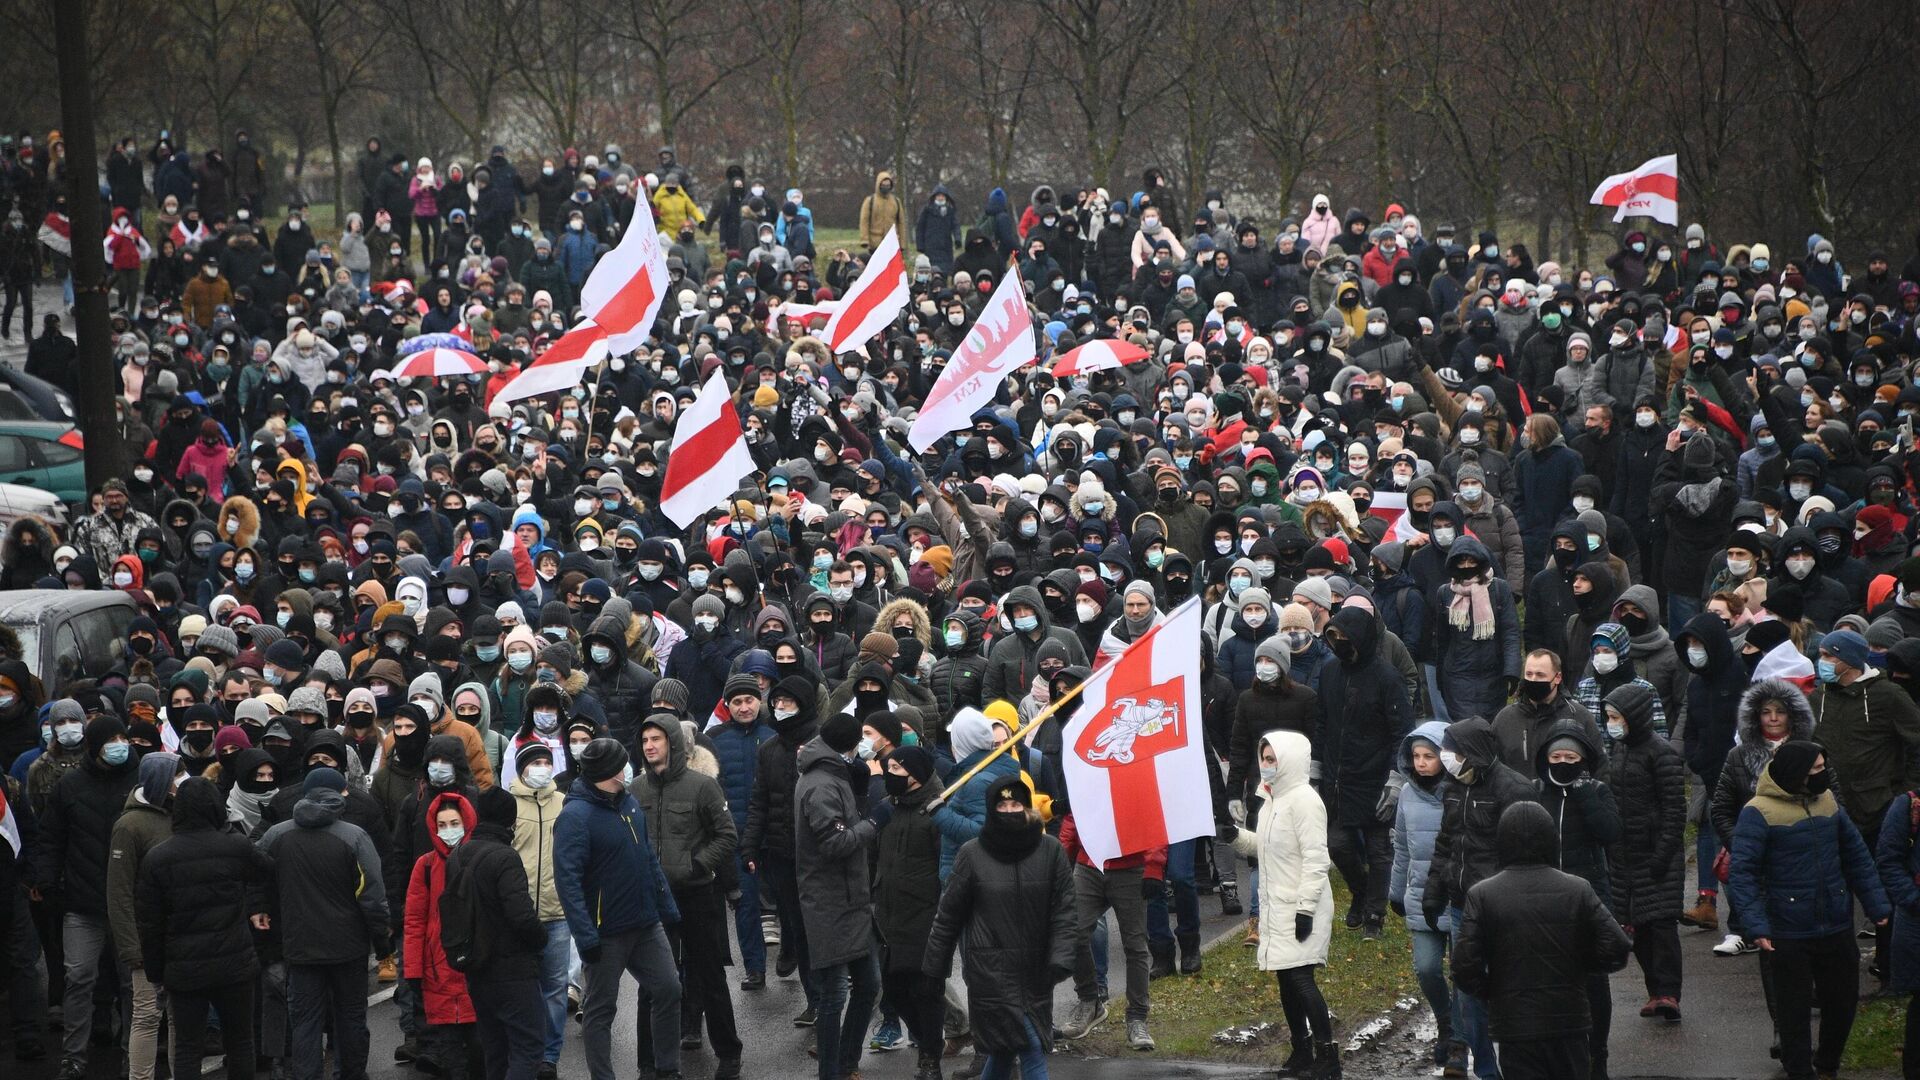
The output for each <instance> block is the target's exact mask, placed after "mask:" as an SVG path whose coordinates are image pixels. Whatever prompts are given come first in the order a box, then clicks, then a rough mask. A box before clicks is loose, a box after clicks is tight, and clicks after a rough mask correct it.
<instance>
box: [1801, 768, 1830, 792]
mask: <svg viewBox="0 0 1920 1080" xmlns="http://www.w3.org/2000/svg"><path fill="white" fill-rule="evenodd" d="M1832 785H1833V773H1832V771H1830V770H1826V769H1823V770H1821V771H1820V772H1817V773H1810V774H1808V776H1807V794H1809V795H1823V794H1825V793H1826V790H1827V788H1829V787H1831V786H1832Z"/></svg>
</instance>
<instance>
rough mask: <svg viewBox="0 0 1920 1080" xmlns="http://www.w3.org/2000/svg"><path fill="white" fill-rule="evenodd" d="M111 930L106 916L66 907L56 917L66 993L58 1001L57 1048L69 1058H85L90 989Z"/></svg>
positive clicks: (107, 952) (96, 978)
mask: <svg viewBox="0 0 1920 1080" xmlns="http://www.w3.org/2000/svg"><path fill="white" fill-rule="evenodd" d="M111 938H112V934H111V933H110V932H109V931H108V929H107V920H105V919H99V918H95V917H93V916H91V915H81V914H79V913H77V912H73V911H69V912H67V914H66V917H65V918H63V919H61V920H60V947H61V952H62V953H63V955H64V958H65V960H66V976H67V985H66V993H65V995H63V996H62V998H61V1001H60V1008H61V1012H60V1020H61V1023H62V1024H63V1025H64V1027H65V1030H64V1032H63V1033H62V1038H61V1046H60V1052H61V1054H62V1055H63V1056H64V1057H66V1058H69V1059H71V1060H73V1061H78V1062H81V1063H82V1064H84V1063H85V1062H86V1060H87V1039H88V1037H89V1036H91V1035H92V1034H93V990H94V986H95V984H96V983H97V982H98V981H99V978H100V966H101V962H102V958H103V956H105V957H107V958H109V959H110V958H111V953H112V947H111Z"/></svg>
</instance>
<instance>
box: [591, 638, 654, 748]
mask: <svg viewBox="0 0 1920 1080" xmlns="http://www.w3.org/2000/svg"><path fill="white" fill-rule="evenodd" d="M580 649H581V652H582V653H584V654H585V656H586V664H585V665H584V667H585V668H586V672H587V689H589V690H591V691H592V692H593V696H594V697H596V698H599V699H600V707H601V708H602V709H603V710H605V712H606V714H607V718H608V727H609V729H610V731H609V733H610V734H611V735H612V736H613V737H614V738H616V739H619V740H620V742H621V743H622V744H623V745H625V746H630V747H635V748H637V747H638V745H639V744H638V726H639V725H638V720H637V718H638V717H640V716H642V715H644V714H645V712H646V708H647V705H648V703H649V702H650V701H651V699H652V695H653V684H654V683H656V682H659V681H660V679H659V676H657V675H655V674H654V673H652V672H650V671H648V670H647V669H646V668H643V667H641V666H640V665H639V664H636V663H634V662H633V661H632V660H631V659H629V658H628V656H627V624H626V623H625V622H623V621H621V620H619V619H616V618H614V617H612V616H610V615H602V616H600V617H599V618H597V619H595V620H594V621H593V624H592V628H591V629H589V630H588V631H587V633H586V635H585V636H583V637H582V638H581V639H580Z"/></svg>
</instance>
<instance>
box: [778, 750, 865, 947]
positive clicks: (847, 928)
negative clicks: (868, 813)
mask: <svg viewBox="0 0 1920 1080" xmlns="http://www.w3.org/2000/svg"><path fill="white" fill-rule="evenodd" d="M848 775H849V774H848V771H847V760H846V759H845V758H844V757H841V756H840V755H839V754H838V753H836V752H834V751H833V750H831V749H829V748H828V747H827V744H826V743H824V742H821V741H820V740H819V739H814V740H812V741H811V742H809V743H807V744H806V745H805V746H803V747H801V748H800V780H799V782H798V783H797V784H796V785H795V786H794V792H793V832H794V857H795V862H796V863H797V864H798V867H799V872H800V873H799V876H800V913H801V916H802V920H803V922H804V924H805V926H806V932H807V955H808V959H809V962H810V963H811V964H812V965H813V967H814V969H815V970H816V971H817V970H819V969H820V968H823V967H828V966H830V965H833V964H844V963H848V962H849V961H852V960H856V959H859V958H860V957H862V956H865V955H867V953H868V952H869V951H870V950H871V949H872V948H873V903H872V897H871V893H870V885H869V882H868V880H867V848H868V846H869V845H870V844H871V843H872V842H873V838H874V834H875V829H874V825H873V822H872V821H869V820H867V819H866V818H864V817H862V816H860V811H859V807H858V806H857V805H856V803H855V800H854V794H853V786H852V784H851V783H850V782H849V781H848Z"/></svg>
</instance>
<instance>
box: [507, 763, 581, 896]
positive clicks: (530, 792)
mask: <svg viewBox="0 0 1920 1080" xmlns="http://www.w3.org/2000/svg"><path fill="white" fill-rule="evenodd" d="M507 792H508V793H509V794H511V795H512V796H513V801H514V809H515V811H516V814H515V817H514V821H513V850H514V851H515V852H517V853H518V854H519V856H520V865H521V868H522V870H523V871H524V873H525V874H526V879H527V887H528V889H529V890H530V895H531V896H532V898H533V900H534V914H535V915H536V916H537V917H538V918H539V919H540V921H541V922H552V921H554V920H555V919H564V918H566V917H567V912H566V909H565V908H563V907H561V906H560V892H559V889H558V888H557V887H556V886H555V882H554V844H553V833H554V827H555V826H556V825H557V824H559V821H560V810H561V808H562V807H563V806H564V805H565V803H566V798H567V797H566V796H565V795H564V794H562V793H561V791H560V788H559V786H558V785H556V784H551V783H550V784H548V785H547V786H546V787H543V788H533V787H528V786H527V782H526V780H525V779H517V780H515V781H513V782H512V783H510V784H508V785H507Z"/></svg>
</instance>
